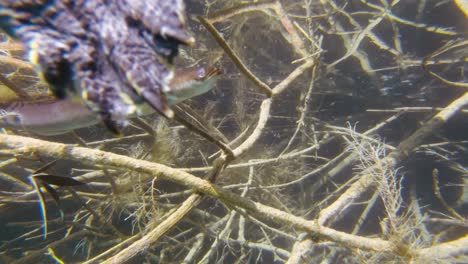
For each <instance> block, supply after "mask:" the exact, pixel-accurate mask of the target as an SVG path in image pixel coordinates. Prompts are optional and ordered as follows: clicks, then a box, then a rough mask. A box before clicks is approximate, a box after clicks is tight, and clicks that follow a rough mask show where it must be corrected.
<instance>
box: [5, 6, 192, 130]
mask: <svg viewBox="0 0 468 264" xmlns="http://www.w3.org/2000/svg"><path fill="white" fill-rule="evenodd" d="M0 28H2V29H3V30H4V31H5V32H6V33H7V34H8V35H10V36H11V37H13V38H16V39H19V40H20V41H22V42H23V43H24V44H25V46H26V50H27V52H28V57H29V60H30V61H31V63H32V64H33V65H35V69H36V71H37V72H38V73H39V75H40V76H41V78H42V79H43V80H45V82H47V83H48V84H49V85H50V90H51V91H52V93H53V94H54V95H55V96H57V97H58V98H68V97H78V98H81V100H83V101H84V102H85V104H86V105H87V106H88V107H89V108H90V109H91V110H92V111H94V112H96V113H98V114H99V116H100V118H101V120H102V121H103V122H104V124H105V125H106V126H107V127H108V128H109V129H110V130H111V131H113V132H116V133H118V132H119V131H120V130H121V129H122V128H123V127H124V126H125V125H126V118H127V117H128V116H132V115H135V114H138V111H140V106H141V105H143V104H144V103H148V104H149V105H150V106H151V107H152V108H154V110H156V111H158V112H159V113H161V114H162V115H164V116H166V117H169V118H170V117H172V116H173V112H172V111H171V109H170V108H169V106H168V103H167V99H166V93H167V92H169V91H170V87H169V86H168V85H169V83H170V81H171V79H172V78H173V76H174V65H173V60H174V58H175V57H176V56H177V53H178V49H179V46H180V45H192V44H193V43H194V38H193V37H192V36H191V34H190V33H189V32H188V31H187V29H186V18H185V5H184V2H183V1H182V0H147V1H143V0H4V1H2V2H1V3H0Z"/></svg>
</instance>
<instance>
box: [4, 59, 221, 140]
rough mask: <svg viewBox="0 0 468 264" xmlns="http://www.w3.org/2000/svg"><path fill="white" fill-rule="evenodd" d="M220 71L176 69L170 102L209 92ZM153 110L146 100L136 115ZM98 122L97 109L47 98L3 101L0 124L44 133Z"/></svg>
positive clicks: (74, 101) (210, 68)
mask: <svg viewBox="0 0 468 264" xmlns="http://www.w3.org/2000/svg"><path fill="white" fill-rule="evenodd" d="M220 74H221V71H220V70H219V69H218V68H214V67H206V66H201V67H193V68H187V69H177V70H176V71H175V76H174V78H172V80H171V82H170V83H169V88H170V90H169V91H167V92H166V98H167V103H168V105H175V104H177V103H180V102H182V101H184V100H187V99H189V98H192V97H194V96H197V95H200V94H203V93H206V92H208V91H209V90H211V89H212V88H213V87H214V84H215V82H216V80H217V79H218V77H219V75H220ZM154 111H155V110H154V109H153V108H152V107H150V106H149V105H147V104H146V105H145V104H143V105H142V106H141V107H139V109H138V110H137V111H136V115H138V116H144V115H149V114H151V113H154ZM130 117H134V116H130ZM99 122H100V118H99V116H98V115H97V114H96V113H95V112H93V111H91V110H90V109H89V108H88V107H87V106H86V105H84V104H83V103H82V102H81V101H76V100H70V99H62V100H59V99H55V98H47V99H40V100H36V101H15V102H10V103H5V104H0V127H1V128H9V129H24V130H26V131H28V132H32V133H34V134H38V135H43V136H53V135H59V134H64V133H67V132H70V131H72V130H75V129H78V128H83V127H88V126H92V125H95V124H97V123H99Z"/></svg>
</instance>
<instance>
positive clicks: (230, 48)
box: [0, 0, 468, 263]
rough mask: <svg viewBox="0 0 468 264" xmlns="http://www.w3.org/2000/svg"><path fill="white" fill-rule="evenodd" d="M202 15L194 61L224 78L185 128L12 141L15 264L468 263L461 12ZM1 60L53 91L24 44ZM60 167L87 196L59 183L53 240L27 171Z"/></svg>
mask: <svg viewBox="0 0 468 264" xmlns="http://www.w3.org/2000/svg"><path fill="white" fill-rule="evenodd" d="M187 6H188V13H189V14H192V15H194V14H199V15H200V17H196V18H195V17H192V20H191V21H189V24H190V25H191V26H192V30H193V31H194V33H195V36H197V37H196V39H197V43H198V44H197V45H196V46H195V47H194V48H192V49H185V50H182V51H181V54H180V58H179V61H178V62H176V63H179V64H184V65H191V64H196V63H197V62H198V60H199V59H200V58H202V59H204V60H205V63H207V64H210V65H211V64H214V65H216V66H218V67H221V68H222V69H223V72H224V77H223V78H222V79H221V80H219V81H218V87H217V89H216V90H215V91H212V92H210V93H209V94H207V95H205V96H203V97H199V98H196V99H193V100H192V101H190V102H188V103H187V104H181V105H178V106H176V107H174V108H173V110H174V111H175V113H176V116H177V118H176V121H172V120H165V119H163V118H161V117H158V116H157V115H153V116H148V117H142V118H138V119H134V120H132V126H131V127H128V128H126V129H125V130H124V131H123V135H122V136H121V137H119V138H115V137H112V135H111V134H110V133H108V131H107V130H106V129H105V127H102V126H95V127H92V128H86V129H80V130H77V131H75V132H74V133H70V134H67V135H63V136H57V137H49V138H42V139H41V138H38V137H37V136H35V135H30V134H27V133H25V132H22V131H16V132H12V131H6V132H5V133H4V134H1V135H0V147H1V148H0V153H1V155H2V157H3V159H2V162H1V164H0V169H1V174H0V175H1V178H0V180H1V184H2V185H1V186H2V187H1V189H0V190H1V192H0V203H1V204H0V208H1V209H0V210H2V218H1V220H0V222H1V223H2V226H3V230H5V232H4V234H2V236H1V237H2V241H3V242H2V244H1V245H0V251H1V252H2V254H1V257H2V258H3V260H4V262H13V260H15V261H16V263H29V262H34V263H37V262H40V261H42V262H52V261H54V260H55V261H56V262H59V261H64V262H84V263H129V262H131V261H132V262H134V263H142V262H146V263H169V262H177V263H181V262H183V263H195V262H196V263H221V262H228V263H231V262H239V263H244V262H249V263H250V262H256V263H257V262H258V263H261V262H265V263H272V262H277V263H315V262H319V261H320V262H321V261H324V262H325V261H328V262H335V263H363V262H364V263H365V262H368V263H400V262H401V263H407V262H411V261H412V262H414V263H427V262H429V261H431V262H434V263H437V262H441V263H442V262H449V261H453V262H464V261H465V262H466V261H467V257H466V256H467V253H468V252H467V251H468V236H467V230H468V224H467V221H466V215H467V211H466V209H467V200H466V189H467V183H466V178H467V177H468V176H467V170H466V166H467V159H466V156H467V150H466V149H467V143H468V142H467V138H466V131H467V128H468V122H467V121H466V117H465V116H464V115H466V112H467V110H466V105H467V103H468V93H467V91H466V86H467V85H466V84H467V80H466V63H467V53H466V51H467V50H468V49H467V44H468V43H467V42H466V32H467V28H466V27H467V23H466V20H467V18H466V16H465V14H464V13H463V12H462V11H461V10H460V9H459V6H457V5H455V4H454V3H452V2H449V1H447V2H440V1H359V0H356V1H347V3H346V4H344V3H341V1H328V0H321V1H310V0H304V1H267V2H265V1H263V2H257V1H251V2H243V3H241V4H239V3H234V1H221V0H219V1H205V3H204V4H203V5H201V4H197V3H190V2H187ZM435 14H437V16H435ZM213 40H214V41H213ZM0 48H1V49H2V51H3V52H2V55H1V56H0V61H1V63H2V67H1V72H2V73H4V74H8V75H5V76H6V81H7V82H3V84H4V85H6V86H11V85H12V84H13V85H14V86H17V89H14V90H15V91H17V90H19V91H23V93H26V95H25V96H32V97H34V96H35V95H37V94H41V93H43V91H44V90H46V89H47V87H45V86H43V84H41V83H40V82H38V81H37V78H36V77H35V75H34V73H33V72H32V70H31V69H30V68H29V64H28V63H27V62H25V61H23V60H22V59H21V58H22V54H21V50H20V48H19V47H18V46H17V44H15V43H12V42H3V43H2V44H0ZM0 81H2V80H1V79H0ZM8 82H9V83H8ZM10 88H12V87H10ZM20 93H21V92H20ZM18 96H22V95H21V94H19V95H18ZM177 121H181V122H183V124H185V126H181V125H180V124H179V123H178V122H177ZM200 133H202V135H203V136H200ZM51 161H55V162H54V163H53V165H52V166H49V167H47V170H45V171H42V173H46V174H49V175H56V176H68V177H73V179H74V180H77V181H79V182H85V183H86V185H80V186H72V187H57V188H56V190H57V195H58V199H59V200H60V204H61V205H60V206H61V208H62V210H63V219H60V217H59V216H60V214H59V210H58V208H57V206H56V205H54V203H53V201H54V199H53V198H52V199H51V197H49V196H47V193H45V192H44V193H43V194H44V198H45V201H44V204H45V206H46V207H47V209H48V210H47V211H48V237H47V240H44V239H43V237H42V229H43V228H42V227H43V222H42V221H41V216H40V212H39V209H38V207H39V206H38V202H37V198H36V194H35V191H34V190H33V188H32V187H31V186H30V184H29V183H28V182H27V177H28V176H31V175H32V174H34V173H35V172H37V171H38V169H39V168H43V166H44V165H45V164H48V163H49V162H51ZM36 174H37V173H36ZM42 179H44V177H43V178H42ZM46 183H47V182H46ZM58 185H60V183H58ZM19 205H20V206H19Z"/></svg>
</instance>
